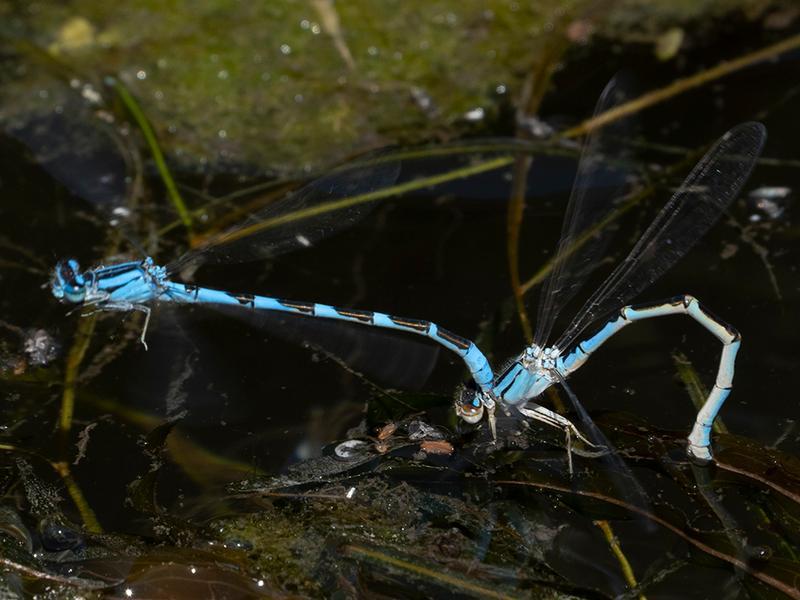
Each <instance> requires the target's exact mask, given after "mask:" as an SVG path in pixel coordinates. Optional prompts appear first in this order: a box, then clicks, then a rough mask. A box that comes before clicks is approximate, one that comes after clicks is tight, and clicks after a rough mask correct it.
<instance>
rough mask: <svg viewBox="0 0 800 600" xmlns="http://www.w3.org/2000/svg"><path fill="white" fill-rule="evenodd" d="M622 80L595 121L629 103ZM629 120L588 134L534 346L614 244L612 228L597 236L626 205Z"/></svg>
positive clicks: (601, 103) (600, 104) (608, 90)
mask: <svg viewBox="0 0 800 600" xmlns="http://www.w3.org/2000/svg"><path fill="white" fill-rule="evenodd" d="M626 96H627V95H626V94H625V91H624V89H623V88H622V86H621V84H620V80H619V79H618V78H617V77H615V78H614V79H612V80H611V81H610V82H609V83H608V85H606V87H605V89H604V90H603V93H602V94H601V95H600V99H599V100H598V101H597V105H596V106H595V110H594V116H597V115H599V114H601V113H603V112H606V111H607V110H609V109H610V108H612V107H614V106H616V105H618V104H621V103H622V102H624V101H625V99H626ZM628 125H629V120H627V119H622V120H618V121H615V122H614V123H612V124H610V125H608V126H606V127H605V128H603V129H602V130H596V131H594V132H592V133H590V134H589V137H588V139H587V141H586V143H585V145H584V147H583V152H582V154H581V159H580V162H579V163H578V172H577V174H576V175H575V183H574V184H573V186H572V192H571V193H570V197H569V201H568V202H567V208H566V212H565V215H564V222H563V225H562V228H561V238H560V240H559V242H558V248H557V250H556V254H555V258H554V264H553V269H552V270H551V271H550V275H549V276H548V278H547V280H546V281H545V283H544V285H543V286H542V291H541V296H540V298H539V307H538V313H537V318H536V332H535V335H534V338H533V339H534V342H535V343H536V344H537V345H538V346H540V347H544V346H545V345H546V344H547V340H548V338H549V336H550V333H551V331H552V328H553V324H554V323H555V321H556V318H557V317H558V315H559V313H560V311H561V310H562V309H563V307H564V306H565V305H566V304H567V303H568V302H569V301H570V300H571V299H572V298H573V297H574V296H575V293H576V292H577V291H578V290H579V289H580V288H581V286H582V285H583V284H584V282H585V281H586V278H587V277H588V275H589V274H590V273H591V272H592V271H593V270H594V268H595V267H596V266H597V264H598V263H599V260H598V259H599V257H600V256H601V255H602V253H603V251H604V250H605V248H606V246H607V245H608V242H609V240H610V239H611V237H612V235H611V234H612V233H613V228H614V226H612V225H606V226H604V227H602V228H601V229H600V230H599V231H597V232H595V233H590V231H591V229H592V227H593V226H595V225H596V224H597V223H599V222H601V221H602V220H603V218H604V217H605V216H606V215H608V214H609V213H610V212H611V211H612V210H613V208H614V206H615V200H616V201H618V200H621V199H622V196H623V193H624V190H625V188H626V185H627V176H628V170H627V169H626V167H625V165H626V164H627V163H628V161H626V160H625V158H624V157H623V155H622V149H623V148H624V143H625V138H626V137H627V136H626V133H627V130H628V128H629V127H628Z"/></svg>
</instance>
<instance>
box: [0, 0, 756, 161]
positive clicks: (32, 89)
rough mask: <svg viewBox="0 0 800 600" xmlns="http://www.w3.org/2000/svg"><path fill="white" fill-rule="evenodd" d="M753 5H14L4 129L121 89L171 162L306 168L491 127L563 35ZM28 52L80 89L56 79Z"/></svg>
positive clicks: (621, 29)
mask: <svg viewBox="0 0 800 600" xmlns="http://www.w3.org/2000/svg"><path fill="white" fill-rule="evenodd" d="M751 4H752V3H751V2H745V1H740V2H734V1H721V0H717V1H713V2H712V1H709V2H699V3H698V2H681V3H674V2H655V3H653V2H638V1H637V2H620V3H609V5H608V10H604V11H597V10H591V6H590V5H591V3H588V2H584V1H581V0H571V1H570V2H566V3H565V2H562V1H560V0H559V1H548V2H537V3H520V2H516V1H513V0H507V1H497V2H491V3H488V4H487V3H485V2H477V1H474V0H472V1H468V2H453V1H437V2H418V1H414V2H401V1H398V0H395V1H391V2H381V3H374V2H368V1H366V0H356V1H353V2H346V3H333V2H328V1H326V0H319V1H317V2H311V3H307V2H294V1H289V0H283V1H280V2H270V3H250V4H247V3H244V4H242V3H238V2H232V1H231V0H206V1H202V2H187V1H185V0H183V1H172V2H154V1H148V2H137V3H122V4H118V3H116V4H109V3H103V2H97V1H96V0H79V1H77V2H72V3H69V4H62V3H39V4H36V5H31V6H27V5H26V6H20V7H14V8H11V7H10V6H9V5H7V4H4V5H3V9H2V10H3V12H4V13H7V18H6V19H5V25H3V26H0V27H2V30H3V32H4V34H5V35H4V38H5V39H6V41H7V44H8V45H9V46H10V47H12V48H14V49H15V51H17V52H20V54H21V62H22V64H23V65H25V66H24V68H22V69H21V70H20V69H17V71H16V72H15V73H14V74H13V75H10V76H9V75H8V74H6V77H4V78H7V77H10V78H11V82H10V85H6V86H5V87H4V90H3V91H2V97H0V100H1V101H2V105H3V109H2V112H1V113H0V120H2V121H4V122H5V123H6V124H8V123H9V122H12V123H13V122H15V121H19V120H22V121H24V120H26V119H31V118H34V115H36V114H37V113H43V112H47V111H49V110H52V109H53V108H54V107H55V106H59V105H60V106H64V104H65V102H66V101H65V96H68V95H70V94H72V95H75V94H78V93H79V92H85V89H83V90H82V89H81V85H82V84H83V83H85V82H88V83H90V84H94V87H95V88H97V89H94V90H92V91H90V92H86V93H85V94H84V95H87V94H88V96H89V99H90V100H91V98H93V97H94V95H93V94H97V93H100V94H101V95H102V90H101V89H99V88H101V87H102V84H100V82H102V81H103V77H105V76H108V75H112V76H116V77H118V78H119V79H121V80H122V81H123V82H124V84H125V86H126V87H127V88H128V89H129V90H130V91H131V93H132V94H133V95H134V96H135V97H136V98H137V100H138V102H139V103H140V104H141V106H142V109H143V111H144V113H145V115H146V116H147V118H148V119H149V121H150V122H151V123H152V125H153V128H154V129H155V132H156V135H157V136H158V139H159V141H160V143H161V145H162V146H163V148H164V149H165V151H166V152H167V155H168V157H169V159H170V160H172V161H176V162H179V163H182V164H183V165H184V166H185V167H191V168H202V166H203V165H206V164H209V163H210V164H215V165H225V166H226V167H227V168H229V169H234V170H244V171H255V172H264V171H274V170H297V169H298V168H301V167H303V166H308V165H313V166H319V165H320V164H325V163H330V162H332V161H335V160H337V159H340V158H342V157H343V156H345V155H348V154H350V153H352V152H353V151H361V150H364V149H366V148H370V147H375V146H382V145H386V144H391V143H395V142H405V143H407V142H415V141H418V140H420V139H430V138H432V137H452V136H456V135H459V134H463V133H465V132H469V131H472V130H474V129H475V128H480V127H481V125H482V124H484V123H487V122H494V121H495V120H496V119H497V118H498V115H499V114H500V113H501V111H502V110H503V107H504V106H507V105H508V104H509V103H513V102H515V101H516V100H518V98H519V96H520V94H521V93H522V91H521V90H522V87H523V85H524V80H525V77H526V76H527V75H528V73H529V71H530V70H531V68H532V65H534V64H535V63H536V61H538V60H556V61H558V60H561V59H562V58H565V59H567V60H568V59H569V53H568V54H567V56H566V57H562V56H561V53H560V51H555V54H554V56H550V55H551V54H553V51H552V49H553V48H557V47H560V46H559V45H563V44H562V42H561V41H560V40H563V38H564V35H565V34H566V35H567V37H568V38H570V39H571V40H573V45H581V44H582V43H583V42H584V41H585V39H584V36H585V34H587V33H591V32H602V35H603V36H604V37H606V38H608V39H611V40H614V39H619V40H623V41H624V40H626V39H631V38H637V36H638V38H637V39H641V37H642V36H645V37H647V36H650V37H652V43H653V45H654V48H657V46H658V44H659V43H660V42H659V39H658V35H660V34H663V33H666V32H672V33H673V34H674V33H675V31H676V29H675V28H676V27H677V28H680V27H681V26H682V25H684V24H685V23H686V22H687V21H689V20H691V19H696V18H698V17H700V16H702V15H712V16H717V17H718V16H723V15H725V14H729V13H731V12H734V11H741V10H743V9H747V8H748V7H750V5H751ZM762 10H763V9H762ZM750 12H752V8H751V9H750ZM645 13H646V15H647V16H646V17H644V16H643V15H644V14H645ZM580 32H583V33H580ZM673 37H674V36H673ZM20 40H25V42H26V44H27V46H26V47H27V48H28V50H25V49H21V46H20V44H19V41H20ZM31 46H33V47H36V48H39V49H41V50H43V51H44V52H45V53H46V54H47V55H48V56H49V57H50V58H51V59H53V60H54V61H56V62H57V63H58V64H59V65H60V67H61V73H60V75H61V77H62V79H66V80H68V81H69V82H71V84H72V85H71V86H63V84H61V85H59V84H58V82H57V81H54V80H53V79H52V77H51V75H50V74H49V73H45V72H44V71H47V68H46V67H43V66H42V63H41V57H40V59H38V60H34V59H32V58H31V57H30V56H29V53H30V47H31ZM567 47H568V46H567ZM654 51H655V50H654ZM675 52H676V50H675V49H674V48H673V50H672V51H671V54H670V55H673V54H674V53H675ZM542 57H548V58H545V59H542ZM43 70H44V71H43ZM106 95H111V94H106Z"/></svg>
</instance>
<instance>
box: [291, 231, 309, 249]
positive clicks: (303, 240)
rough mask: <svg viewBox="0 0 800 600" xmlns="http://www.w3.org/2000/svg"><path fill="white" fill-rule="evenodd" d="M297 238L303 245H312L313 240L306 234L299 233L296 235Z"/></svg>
mask: <svg viewBox="0 0 800 600" xmlns="http://www.w3.org/2000/svg"><path fill="white" fill-rule="evenodd" d="M295 239H296V240H297V241H298V242H300V245H301V246H305V247H306V248H308V247H309V246H310V245H311V240H309V239H308V238H307V237H306V236H304V235H302V234H298V235H296V236H295Z"/></svg>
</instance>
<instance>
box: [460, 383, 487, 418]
mask: <svg viewBox="0 0 800 600" xmlns="http://www.w3.org/2000/svg"><path fill="white" fill-rule="evenodd" d="M455 408H456V414H457V415H458V416H459V417H461V418H462V419H463V420H464V421H466V422H467V423H470V424H473V425H474V424H475V423H478V422H480V420H481V419H482V418H483V411H484V405H483V400H482V399H481V394H480V392H479V391H478V390H477V389H475V388H474V387H473V386H469V385H468V386H464V387H463V388H461V391H460V392H459V394H458V397H457V398H456V402H455Z"/></svg>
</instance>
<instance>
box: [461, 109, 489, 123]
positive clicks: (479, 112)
mask: <svg viewBox="0 0 800 600" xmlns="http://www.w3.org/2000/svg"><path fill="white" fill-rule="evenodd" d="M484 115H485V113H484V110H483V107H481V106H479V107H477V108H473V109H472V110H470V111H467V112H466V113H465V114H464V118H465V119H466V120H467V121H473V122H474V121H482V120H483V117H484Z"/></svg>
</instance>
